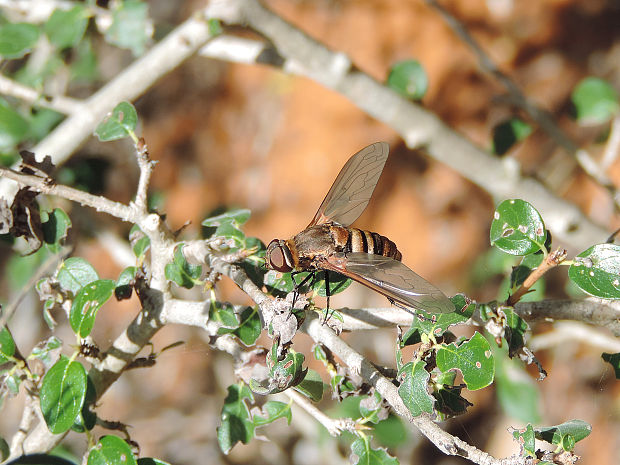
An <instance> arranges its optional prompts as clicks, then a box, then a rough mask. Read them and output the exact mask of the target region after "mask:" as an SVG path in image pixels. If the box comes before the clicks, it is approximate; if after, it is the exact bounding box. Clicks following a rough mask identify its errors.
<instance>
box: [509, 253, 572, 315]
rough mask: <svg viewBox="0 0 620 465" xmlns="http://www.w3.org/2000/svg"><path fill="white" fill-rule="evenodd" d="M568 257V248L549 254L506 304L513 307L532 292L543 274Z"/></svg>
mask: <svg viewBox="0 0 620 465" xmlns="http://www.w3.org/2000/svg"><path fill="white" fill-rule="evenodd" d="M565 259H566V250H565V249H558V250H556V251H555V252H552V253H550V254H548V255H547V256H546V257H545V258H544V260H543V261H542V263H541V264H540V265H538V267H537V268H535V269H534V270H532V272H531V273H530V274H529V275H528V277H527V278H525V281H523V284H521V286H520V287H519V289H517V291H516V292H515V293H514V294H512V295H511V296H509V297H508V300H507V301H506V305H510V306H511V307H512V306H513V305H514V304H516V303H517V302H518V301H519V300H521V297H523V296H524V295H525V294H527V293H528V292H530V289H531V288H532V286H533V285H534V284H535V283H536V281H538V280H539V279H540V278H542V276H543V275H544V274H545V273H546V272H547V271H549V270H550V269H551V268H554V267H556V266H558V265H559V264H560V263H562V262H563V261H564V260H565Z"/></svg>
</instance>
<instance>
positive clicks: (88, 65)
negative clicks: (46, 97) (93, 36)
mask: <svg viewBox="0 0 620 465" xmlns="http://www.w3.org/2000/svg"><path fill="white" fill-rule="evenodd" d="M73 53H74V55H73V61H72V63H71V79H73V80H75V81H77V82H79V83H86V84H88V83H91V82H93V81H94V80H95V79H97V76H98V75H99V71H98V69H97V65H98V63H97V55H96V54H95V51H94V50H93V45H92V42H91V41H90V39H89V38H88V37H85V38H83V39H82V40H80V42H79V43H78V44H77V47H75V49H74V52H73Z"/></svg>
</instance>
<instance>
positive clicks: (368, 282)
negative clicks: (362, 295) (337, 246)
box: [320, 252, 455, 313]
mask: <svg viewBox="0 0 620 465" xmlns="http://www.w3.org/2000/svg"><path fill="white" fill-rule="evenodd" d="M320 266H321V267H322V268H325V269H328V270H331V271H336V272H338V273H342V274H343V275H345V276H347V277H349V278H351V279H354V280H355V281H357V282H359V283H362V284H364V285H365V286H368V287H369V288H371V289H373V290H374V291H377V292H379V293H380V294H383V295H384V296H386V297H387V298H388V299H390V300H392V301H395V302H398V303H399V304H401V305H404V306H406V307H411V308H413V309H416V310H424V311H426V312H430V313H450V312H453V311H454V310H455V308H454V305H453V304H452V302H451V301H450V299H448V297H446V295H445V294H444V293H443V292H441V291H440V290H439V289H438V288H437V287H435V286H434V285H432V284H431V283H429V282H428V281H427V280H426V279H424V278H423V277H421V276H420V275H418V274H417V273H415V272H414V271H413V270H411V269H410V268H408V267H407V266H405V265H404V264H402V263H401V262H399V261H398V260H394V259H393V258H390V257H384V256H382V255H373V254H368V253H364V252H353V253H348V254H346V255H345V254H335V255H332V256H330V257H328V258H327V259H325V260H322V261H321V262H320Z"/></svg>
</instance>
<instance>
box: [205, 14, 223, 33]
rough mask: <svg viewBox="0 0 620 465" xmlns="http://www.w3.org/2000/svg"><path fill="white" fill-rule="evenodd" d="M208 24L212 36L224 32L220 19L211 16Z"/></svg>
mask: <svg viewBox="0 0 620 465" xmlns="http://www.w3.org/2000/svg"><path fill="white" fill-rule="evenodd" d="M207 25H208V26H209V35H210V36H213V37H215V36H219V35H220V34H222V24H221V23H220V22H219V20H217V19H215V18H210V19H209V21H207Z"/></svg>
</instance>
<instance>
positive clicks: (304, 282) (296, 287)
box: [291, 271, 314, 308]
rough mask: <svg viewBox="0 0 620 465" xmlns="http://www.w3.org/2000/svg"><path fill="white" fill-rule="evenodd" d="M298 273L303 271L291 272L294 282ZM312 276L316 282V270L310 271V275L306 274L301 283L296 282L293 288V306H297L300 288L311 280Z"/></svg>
mask: <svg viewBox="0 0 620 465" xmlns="http://www.w3.org/2000/svg"><path fill="white" fill-rule="evenodd" d="M298 273H301V272H300V271H292V272H291V279H292V280H293V282H295V275H297V274H298ZM310 278H312V283H313V284H314V271H312V272H310V274H308V276H306V277H305V278H304V279H303V280H302V281H301V282H300V283H299V284H295V289H293V306H292V308H295V303H296V302H297V299H298V298H299V290H300V289H302V288H303V287H304V286H305V285H306V283H307V282H308V281H310Z"/></svg>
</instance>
